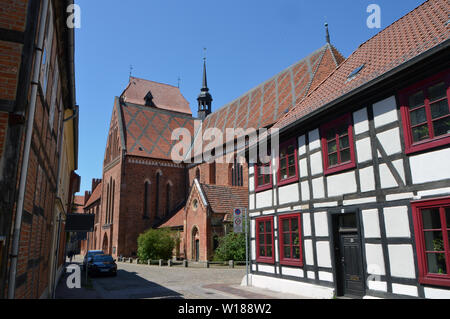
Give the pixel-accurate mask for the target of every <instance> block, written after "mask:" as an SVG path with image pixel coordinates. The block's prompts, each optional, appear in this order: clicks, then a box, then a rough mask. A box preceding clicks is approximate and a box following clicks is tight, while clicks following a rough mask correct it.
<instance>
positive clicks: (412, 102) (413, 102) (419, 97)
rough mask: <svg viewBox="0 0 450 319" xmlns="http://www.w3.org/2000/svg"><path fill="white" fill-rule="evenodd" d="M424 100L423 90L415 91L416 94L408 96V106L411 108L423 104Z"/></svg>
mask: <svg viewBox="0 0 450 319" xmlns="http://www.w3.org/2000/svg"><path fill="white" fill-rule="evenodd" d="M424 101H425V99H424V96H423V92H422V91H420V92H417V93H416V94H414V95H411V96H410V97H409V107H410V108H411V109H413V108H415V107H418V106H421V105H424Z"/></svg>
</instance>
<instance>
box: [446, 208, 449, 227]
mask: <svg viewBox="0 0 450 319" xmlns="http://www.w3.org/2000/svg"><path fill="white" fill-rule="evenodd" d="M445 218H446V219H447V228H450V207H445Z"/></svg>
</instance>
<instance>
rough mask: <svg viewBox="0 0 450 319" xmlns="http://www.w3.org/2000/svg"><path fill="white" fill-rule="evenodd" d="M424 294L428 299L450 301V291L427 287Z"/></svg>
mask: <svg viewBox="0 0 450 319" xmlns="http://www.w3.org/2000/svg"><path fill="white" fill-rule="evenodd" d="M424 292H425V298H428V299H450V290H445V289H437V288H430V287H425V288H424Z"/></svg>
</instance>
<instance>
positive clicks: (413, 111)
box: [399, 70, 450, 154]
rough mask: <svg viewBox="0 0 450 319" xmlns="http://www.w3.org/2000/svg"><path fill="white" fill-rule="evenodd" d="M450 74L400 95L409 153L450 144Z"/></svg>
mask: <svg viewBox="0 0 450 319" xmlns="http://www.w3.org/2000/svg"><path fill="white" fill-rule="evenodd" d="M449 84H450V71H449V70H447V71H445V72H443V73H440V74H438V75H436V76H434V77H432V78H430V79H427V80H425V81H422V82H420V83H418V84H416V85H414V86H412V87H410V88H407V89H406V90H403V91H402V92H400V94H399V95H400V100H401V104H402V116H403V128H404V132H405V146H406V153H407V154H410V153H414V152H419V151H423V150H426V149H430V148H434V147H438V146H442V145H445V144H449V143H450V104H449V102H448V101H449V99H450V89H449Z"/></svg>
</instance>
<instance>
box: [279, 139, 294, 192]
mask: <svg viewBox="0 0 450 319" xmlns="http://www.w3.org/2000/svg"><path fill="white" fill-rule="evenodd" d="M290 145H293V146H294V158H295V161H294V162H295V163H294V164H295V175H294V176H292V177H288V178H286V179H282V178H281V161H286V170H287V171H288V172H289V167H290V166H289V157H288V156H285V157H284V158H281V150H282V149H283V148H286V149H287V148H288V147H289V146H290ZM291 166H292V165H291ZM277 180H278V186H283V185H287V184H290V183H294V182H297V181H298V150H297V140H296V138H292V139H290V140H288V141H286V142H284V143H282V144H281V145H280V152H279V154H278V172H277Z"/></svg>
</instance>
